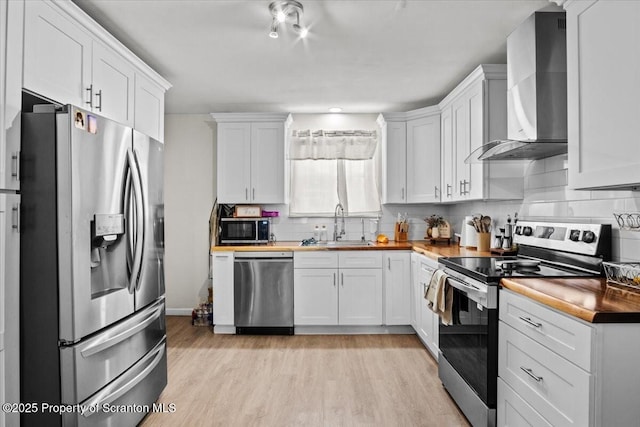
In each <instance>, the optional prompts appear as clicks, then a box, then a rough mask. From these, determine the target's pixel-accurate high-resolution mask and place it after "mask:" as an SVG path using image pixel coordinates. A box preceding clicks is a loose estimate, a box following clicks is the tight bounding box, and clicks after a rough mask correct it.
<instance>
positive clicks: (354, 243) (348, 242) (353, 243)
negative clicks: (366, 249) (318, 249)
mask: <svg viewBox="0 0 640 427" xmlns="http://www.w3.org/2000/svg"><path fill="white" fill-rule="evenodd" d="M319 245H323V246H327V247H328V248H330V247H345V246H374V245H375V243H374V242H370V241H367V242H363V241H362V240H338V241H333V240H332V241H330V242H322V243H320V244H319Z"/></svg>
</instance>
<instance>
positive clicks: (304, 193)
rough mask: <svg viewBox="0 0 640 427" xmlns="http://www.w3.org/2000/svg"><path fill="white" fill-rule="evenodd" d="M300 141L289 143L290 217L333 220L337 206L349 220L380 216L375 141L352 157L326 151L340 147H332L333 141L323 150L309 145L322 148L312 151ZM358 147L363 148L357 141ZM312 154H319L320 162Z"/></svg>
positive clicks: (345, 141)
mask: <svg viewBox="0 0 640 427" xmlns="http://www.w3.org/2000/svg"><path fill="white" fill-rule="evenodd" d="M302 139H303V138H298V139H297V138H295V137H294V138H292V141H291V149H290V158H291V175H290V177H291V180H290V182H291V185H290V188H291V197H290V199H291V200H290V205H289V215H290V216H311V217H313V216H333V214H334V211H335V207H336V205H337V204H338V203H341V204H342V206H343V207H344V209H345V213H346V214H348V215H351V216H369V215H370V216H375V215H379V214H380V211H381V207H380V192H379V190H378V188H379V185H378V181H379V179H378V167H377V163H378V162H377V156H375V153H376V152H377V150H376V139H375V138H369V139H371V140H372V142H369V143H368V146H367V148H366V150H362V149H358V150H357V151H358V152H357V153H356V154H354V151H349V149H347V150H344V149H338V150H337V151H331V150H327V149H326V147H327V146H329V145H331V146H332V147H333V146H340V145H341V144H336V141H335V138H334V140H333V141H331V143H330V144H326V145H324V146H322V142H320V141H318V142H316V141H313V142H312V143H311V144H317V145H320V146H322V147H317V146H316V145H314V146H313V150H312V149H310V148H309V141H310V139H309V138H305V139H304V140H303V141H300V140H302ZM342 139H343V141H344V143H346V144H349V143H350V142H351V141H352V138H346V139H345V138H342ZM313 140H316V138H313ZM371 143H372V144H373V146H371ZM358 144H361V145H362V144H364V145H367V144H366V143H363V142H362V139H361V138H360V139H359V140H358ZM312 151H314V152H315V153H322V158H317V159H314V158H313V157H314V156H313V155H311V154H310V153H311V152H312ZM345 151H346V153H347V154H345ZM345 157H351V158H345ZM362 157H364V158H362ZM353 158H357V159H353Z"/></svg>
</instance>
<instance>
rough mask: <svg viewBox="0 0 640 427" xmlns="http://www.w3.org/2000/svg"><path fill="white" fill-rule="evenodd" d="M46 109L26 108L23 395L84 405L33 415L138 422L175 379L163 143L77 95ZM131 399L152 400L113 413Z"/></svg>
mask: <svg viewBox="0 0 640 427" xmlns="http://www.w3.org/2000/svg"><path fill="white" fill-rule="evenodd" d="M34 111H40V112H29V113H23V115H22V155H21V162H22V163H21V174H22V176H21V180H22V186H21V194H22V200H23V204H22V221H21V230H20V232H21V234H20V236H21V240H20V244H21V251H20V276H21V277H20V289H21V295H20V326H21V327H20V346H21V349H20V358H21V363H20V366H21V373H20V377H21V390H20V391H21V401H22V402H38V403H48V404H50V405H56V404H58V405H60V404H62V405H79V406H77V407H75V408H76V410H73V411H69V412H67V413H64V414H63V415H62V416H61V415H60V414H59V413H56V411H52V412H47V411H38V412H37V413H24V414H22V418H21V422H22V425H23V426H42V425H47V426H55V425H63V426H85V425H87V426H113V425H135V424H137V423H138V422H139V421H140V420H141V419H142V418H143V417H144V416H145V414H146V412H147V411H148V409H145V408H149V407H151V405H152V403H153V402H155V401H156V399H157V398H158V396H159V395H160V392H161V391H162V390H163V388H164V387H165V385H166V382H167V366H166V344H165V339H166V337H165V330H166V328H165V317H164V314H165V302H164V293H165V284H164V264H163V263H164V205H163V204H164V199H163V184H162V183H163V150H164V148H163V144H161V143H159V142H158V141H155V140H153V139H150V138H148V137H146V136H144V135H142V134H140V133H138V132H136V131H133V130H132V129H131V128H129V127H126V126H122V125H120V124H118V123H115V122H112V121H109V120H107V119H104V118H103V117H100V116H97V115H95V114H93V113H91V112H89V111H85V110H83V109H81V108H77V107H74V106H71V105H67V106H64V107H59V108H54V107H53V106H52V105H48V106H46V107H44V108H36V107H34ZM128 404H135V405H140V406H139V407H141V408H143V409H142V410H131V411H117V412H109V411H108V408H109V407H111V406H112V405H128ZM144 405H148V407H145V406H144ZM78 409H79V410H78Z"/></svg>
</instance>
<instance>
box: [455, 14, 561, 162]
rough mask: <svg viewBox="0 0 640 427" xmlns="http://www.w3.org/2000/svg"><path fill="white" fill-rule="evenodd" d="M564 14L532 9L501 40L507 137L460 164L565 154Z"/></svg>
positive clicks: (485, 147)
mask: <svg viewBox="0 0 640 427" xmlns="http://www.w3.org/2000/svg"><path fill="white" fill-rule="evenodd" d="M565 22H566V21H565V13H564V12H536V13H534V14H533V15H531V16H529V18H527V19H526V20H525V21H524V22H523V23H522V24H520V26H518V28H516V30H515V31H513V33H511V34H510V35H509V37H508V38H507V139H506V140H498V141H491V142H489V143H487V144H485V145H483V146H482V147H480V148H479V149H477V150H475V151H474V152H472V153H471V155H470V156H469V157H468V158H467V160H466V162H467V163H469V162H475V161H484V160H515V159H522V160H534V159H541V158H545V157H550V156H555V155H558V154H563V153H566V152H567V42H566V40H567V39H566V25H565Z"/></svg>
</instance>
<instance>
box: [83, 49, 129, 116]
mask: <svg viewBox="0 0 640 427" xmlns="http://www.w3.org/2000/svg"><path fill="white" fill-rule="evenodd" d="M91 70H92V77H93V78H92V83H91V85H90V89H91V90H90V94H91V95H92V99H91V107H92V109H93V111H96V112H98V113H100V114H101V115H103V116H105V117H109V118H111V119H113V120H115V121H117V122H120V123H124V124H127V125H129V126H133V100H134V95H133V94H134V92H133V91H134V79H135V78H134V75H135V71H134V69H133V67H132V66H130V65H129V64H128V63H127V62H126V61H125V60H124V59H123V58H122V57H120V56H118V55H117V54H116V53H115V52H114V51H112V50H111V49H109V48H107V47H105V46H103V45H102V44H100V43H97V42H93V61H92V68H91Z"/></svg>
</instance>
